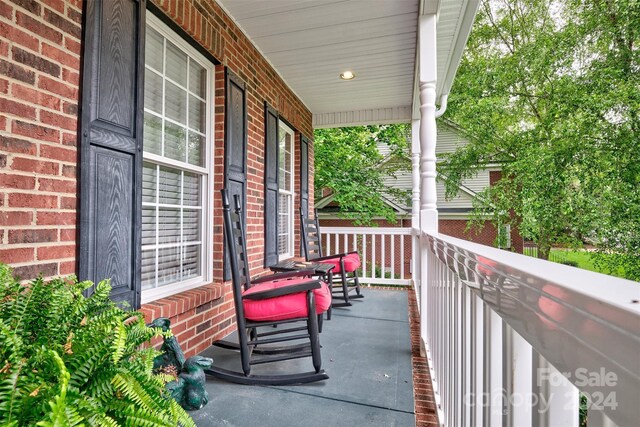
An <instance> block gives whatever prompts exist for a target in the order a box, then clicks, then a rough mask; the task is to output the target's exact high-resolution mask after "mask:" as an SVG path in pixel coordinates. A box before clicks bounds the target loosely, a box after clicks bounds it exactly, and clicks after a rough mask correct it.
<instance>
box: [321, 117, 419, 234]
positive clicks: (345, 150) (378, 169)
mask: <svg viewBox="0 0 640 427" xmlns="http://www.w3.org/2000/svg"><path fill="white" fill-rule="evenodd" d="M409 131H410V129H409V126H408V125H405V124H398V125H384V126H357V127H346V128H334V129H316V131H315V132H314V152H315V178H314V179H315V193H316V197H317V196H318V195H320V194H322V191H323V190H329V191H331V192H332V193H333V194H334V196H335V198H334V201H335V202H336V203H337V204H338V205H339V206H340V211H339V216H341V217H343V218H346V219H351V220H353V221H354V223H355V224H356V225H371V224H372V220H373V219H374V218H375V217H383V218H385V219H387V220H388V221H390V222H395V212H394V210H393V209H392V208H391V207H390V206H389V205H388V204H387V203H385V201H384V198H385V197H390V198H399V199H402V198H404V199H406V198H407V197H408V195H407V194H406V192H404V191H401V190H397V189H393V188H389V187H387V186H385V184H384V181H385V179H386V178H388V177H395V173H396V172H398V171H399V170H409V169H410V168H411V162H410V160H409V157H408V154H407V152H408V150H407V147H408V135H409ZM379 143H381V144H385V145H387V146H388V147H389V148H390V152H391V154H390V155H389V157H387V158H385V157H383V156H382V154H380V152H379V151H378V148H377V145H378V144H379Z"/></svg>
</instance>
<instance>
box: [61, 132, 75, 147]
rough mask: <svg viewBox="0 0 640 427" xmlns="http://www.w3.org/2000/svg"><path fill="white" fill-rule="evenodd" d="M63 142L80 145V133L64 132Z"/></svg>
mask: <svg viewBox="0 0 640 427" xmlns="http://www.w3.org/2000/svg"><path fill="white" fill-rule="evenodd" d="M62 144H64V145H68V146H70V147H76V146H77V145H78V135H77V134H75V133H67V132H63V133H62Z"/></svg>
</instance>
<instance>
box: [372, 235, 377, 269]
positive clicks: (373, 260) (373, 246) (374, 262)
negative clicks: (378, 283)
mask: <svg viewBox="0 0 640 427" xmlns="http://www.w3.org/2000/svg"><path fill="white" fill-rule="evenodd" d="M371 277H372V278H373V279H375V278H376V235H375V234H372V235H371Z"/></svg>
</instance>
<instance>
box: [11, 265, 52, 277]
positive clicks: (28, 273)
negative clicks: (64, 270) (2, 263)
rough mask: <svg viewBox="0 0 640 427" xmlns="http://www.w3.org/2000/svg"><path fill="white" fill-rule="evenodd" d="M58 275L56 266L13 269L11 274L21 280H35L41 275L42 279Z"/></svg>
mask: <svg viewBox="0 0 640 427" xmlns="http://www.w3.org/2000/svg"><path fill="white" fill-rule="evenodd" d="M57 273H58V264H56V263H47V264H35V265H34V264H32V265H25V266H20V267H14V268H13V274H14V275H15V276H16V277H18V278H20V279H22V280H28V279H35V278H36V277H38V276H39V275H41V274H42V276H44V277H50V276H55V275H56V274H57Z"/></svg>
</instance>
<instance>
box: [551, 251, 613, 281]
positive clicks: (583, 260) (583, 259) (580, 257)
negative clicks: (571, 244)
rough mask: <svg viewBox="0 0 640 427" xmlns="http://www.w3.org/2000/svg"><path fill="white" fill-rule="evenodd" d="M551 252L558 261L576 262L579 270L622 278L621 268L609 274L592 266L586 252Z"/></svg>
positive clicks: (588, 254)
mask: <svg viewBox="0 0 640 427" xmlns="http://www.w3.org/2000/svg"><path fill="white" fill-rule="evenodd" d="M551 252H552V253H555V254H556V255H557V257H558V258H560V259H564V260H566V261H573V262H576V263H577V264H578V267H579V268H582V269H585V270H590V271H596V272H598V273H604V274H611V275H613V276H617V277H624V270H623V269H622V268H619V269H618V270H617V271H615V272H610V271H605V270H602V269H599V268H598V267H596V265H595V264H594V261H593V258H592V257H591V253H590V252H588V251H580V250H566V249H557V248H552V249H551ZM549 258H550V259H552V258H553V257H552V256H550V257H549Z"/></svg>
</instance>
